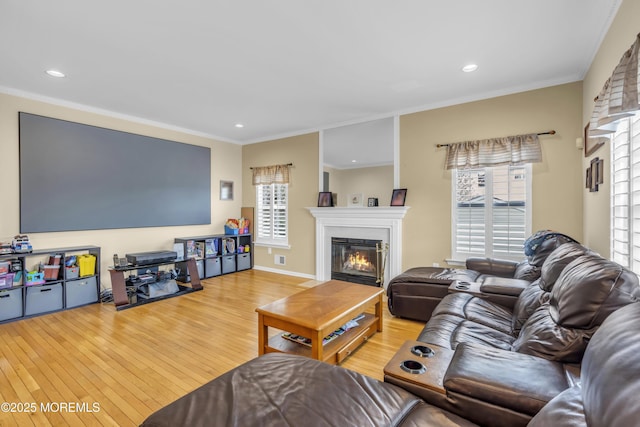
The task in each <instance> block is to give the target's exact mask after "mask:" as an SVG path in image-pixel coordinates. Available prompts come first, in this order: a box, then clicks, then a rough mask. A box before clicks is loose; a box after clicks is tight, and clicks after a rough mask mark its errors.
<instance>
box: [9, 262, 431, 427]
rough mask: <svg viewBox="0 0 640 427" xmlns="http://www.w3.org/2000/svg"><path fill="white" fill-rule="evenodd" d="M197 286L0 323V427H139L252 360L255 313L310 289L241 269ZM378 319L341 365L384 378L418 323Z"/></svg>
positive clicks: (303, 282)
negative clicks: (130, 302)
mask: <svg viewBox="0 0 640 427" xmlns="http://www.w3.org/2000/svg"><path fill="white" fill-rule="evenodd" d="M203 285H204V290H203V291H201V292H194V293H192V294H188V295H183V296H179V297H175V298H170V299H167V300H163V301H158V302H154V303H151V304H146V305H142V306H139V307H135V308H131V309H127V310H122V311H116V310H115V308H114V306H113V304H112V303H109V304H92V305H89V306H85V307H80V308H77V309H73V310H68V311H63V312H59V313H52V314H47V315H43V316H40V317H34V318H31V319H24V320H20V321H16V322H11V323H6V324H2V325H0V402H5V404H4V406H3V407H2V411H0V426H30V425H34V426H65V425H70V426H82V425H87V426H94V425H96V426H99V425H108V426H134V425H138V424H140V423H141V422H142V421H143V420H144V419H145V418H146V417H147V416H149V415H150V414H151V413H152V412H154V411H156V410H157V409H159V408H161V407H163V406H165V405H167V404H169V403H170V402H172V401H174V400H175V399H177V398H179V397H180V396H182V395H184V394H186V393H188V392H190V391H191V390H193V389H195V388H197V387H198V386H200V385H202V384H204V383H206V382H209V381H211V380H212V379H214V378H215V377H217V376H219V375H220V374H222V373H224V372H226V371H228V370H230V369H232V368H234V367H236V366H238V365H239V364H241V363H243V362H246V361H247V360H250V359H252V358H254V357H256V356H257V354H258V348H257V332H258V331H257V314H256V313H255V308H256V307H258V306H261V305H264V304H267V303H269V302H272V301H275V300H277V299H280V298H283V297H285V296H288V295H291V294H293V293H296V292H299V291H301V290H303V289H305V287H308V286H312V285H313V283H310V282H308V281H306V280H305V279H300V278H296V277H291V276H283V275H279V274H274V273H268V272H264V271H258V270H248V271H244V272H239V273H235V274H230V275H225V276H222V277H217V278H212V279H206V280H203ZM385 301H386V300H385ZM384 316H385V317H384V331H383V332H381V333H378V334H376V335H374V336H373V337H372V338H371V339H370V340H369V341H368V342H367V343H366V344H365V345H363V346H362V347H360V349H359V350H358V351H356V352H355V353H354V354H353V355H351V356H350V357H349V358H348V359H347V360H345V361H344V362H343V363H342V365H341V366H343V367H345V368H348V369H352V370H354V371H358V372H361V373H363V374H366V375H369V376H372V377H374V378H377V379H380V380H382V377H383V373H382V369H383V367H384V365H385V364H386V363H387V362H388V361H389V359H391V357H392V356H393V355H394V354H395V352H396V350H397V349H398V348H399V347H400V346H401V345H402V343H403V342H404V341H405V340H412V339H415V338H416V337H417V335H418V333H419V332H420V330H421V329H422V326H423V324H422V323H420V322H413V321H409V320H404V319H397V318H394V317H392V316H391V315H390V314H389V311H388V309H387V308H386V307H385V310H384ZM7 404H8V406H7ZM7 408H9V409H10V410H14V411H22V412H7Z"/></svg>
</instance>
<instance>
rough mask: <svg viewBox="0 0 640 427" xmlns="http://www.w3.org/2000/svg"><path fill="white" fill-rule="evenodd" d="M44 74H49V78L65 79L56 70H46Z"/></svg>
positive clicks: (63, 75) (60, 72)
mask: <svg viewBox="0 0 640 427" xmlns="http://www.w3.org/2000/svg"><path fill="white" fill-rule="evenodd" d="M45 73H47V74H49V75H50V76H51V77H66V75H65V74H64V73H63V72H62V71H58V70H47V71H45Z"/></svg>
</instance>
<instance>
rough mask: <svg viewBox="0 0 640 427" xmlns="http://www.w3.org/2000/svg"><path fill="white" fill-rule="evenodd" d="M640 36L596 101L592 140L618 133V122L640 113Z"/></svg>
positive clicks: (591, 130)
mask: <svg viewBox="0 0 640 427" xmlns="http://www.w3.org/2000/svg"><path fill="white" fill-rule="evenodd" d="M639 50H640V34H638V35H637V36H636V40H635V42H634V43H633V44H632V45H631V47H630V48H629V49H628V50H627V51H626V52H625V53H624V55H622V58H621V59H620V62H619V63H618V65H617V66H616V67H615V69H614V70H613V74H612V75H611V77H609V78H608V79H607V81H606V82H605V84H604V87H603V88H602V90H601V91H600V93H599V94H598V96H597V97H596V98H595V99H594V101H595V106H594V108H593V113H592V114H591V120H590V121H589V131H588V137H589V138H602V137H603V136H606V135H610V134H612V133H614V132H615V131H616V128H617V126H618V121H619V120H620V119H623V118H625V117H629V116H632V115H633V114H634V113H635V112H636V111H638V110H640V85H639V84H638V83H639V82H640V78H639V76H638V72H639V67H638V60H639V58H638V51H639Z"/></svg>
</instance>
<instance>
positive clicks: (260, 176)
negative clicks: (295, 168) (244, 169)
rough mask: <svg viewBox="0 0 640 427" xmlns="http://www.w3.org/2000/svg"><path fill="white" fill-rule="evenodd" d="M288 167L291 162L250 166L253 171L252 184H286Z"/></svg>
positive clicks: (287, 181)
mask: <svg viewBox="0 0 640 427" xmlns="http://www.w3.org/2000/svg"><path fill="white" fill-rule="evenodd" d="M290 167H291V163H289V164H286V165H273V166H258V167H254V168H251V170H252V171H253V180H252V182H253V185H268V184H288V183H289V168H290Z"/></svg>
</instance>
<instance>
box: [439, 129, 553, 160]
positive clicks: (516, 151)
mask: <svg viewBox="0 0 640 427" xmlns="http://www.w3.org/2000/svg"><path fill="white" fill-rule="evenodd" d="M541 161H542V149H541V148H540V140H539V139H538V134H536V133H532V134H528V135H516V136H507V137H504V138H491V139H482V140H478V141H466V142H458V143H455V144H448V145H447V158H446V163H445V169H466V168H481V167H491V166H500V165H521V164H523V163H536V162H541Z"/></svg>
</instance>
